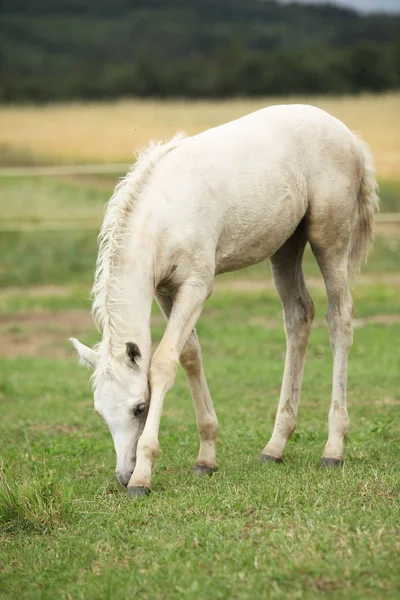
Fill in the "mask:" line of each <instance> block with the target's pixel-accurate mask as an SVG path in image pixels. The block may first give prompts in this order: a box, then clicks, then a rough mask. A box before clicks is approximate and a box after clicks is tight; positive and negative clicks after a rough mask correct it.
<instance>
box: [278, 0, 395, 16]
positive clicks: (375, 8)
mask: <svg viewBox="0 0 400 600" xmlns="http://www.w3.org/2000/svg"><path fill="white" fill-rule="evenodd" d="M293 1H295V2H299V3H303V4H328V0H280V2H285V3H288V2H293ZM329 3H330V4H338V5H340V6H345V7H347V8H354V9H356V10H358V11H360V12H369V13H371V12H391V13H399V14H400V0H329Z"/></svg>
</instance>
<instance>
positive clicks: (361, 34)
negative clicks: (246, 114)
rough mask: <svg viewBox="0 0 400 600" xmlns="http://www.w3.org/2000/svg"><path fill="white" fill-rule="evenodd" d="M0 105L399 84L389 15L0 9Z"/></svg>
mask: <svg viewBox="0 0 400 600" xmlns="http://www.w3.org/2000/svg"><path fill="white" fill-rule="evenodd" d="M0 45H1V50H2V67H1V78H0V100H3V101H15V100H18V101H21V100H34V101H50V100H59V99H72V98H91V99H94V98H96V99H97V98H115V97H119V96H121V95H124V96H126V95H134V96H142V97H149V96H153V97H196V98H199V97H228V96H257V95H263V96H264V95H271V94H274V95H276V94H279V95H282V94H289V93H340V94H342V93H358V92H362V91H383V90H388V89H394V88H399V87H400V17H396V16H393V15H392V16H386V15H371V16H365V15H363V16H361V15H359V14H357V13H356V12H354V11H350V10H346V9H342V8H337V7H334V6H313V5H296V4H291V5H281V4H279V3H277V2H275V0H269V1H264V2H259V1H256V0H113V1H111V0H98V1H97V2H96V3H94V2H91V1H90V0H58V1H57V2H54V1H52V0H36V1H35V2H31V1H29V0H5V1H4V2H3V7H2V18H1V31H0Z"/></svg>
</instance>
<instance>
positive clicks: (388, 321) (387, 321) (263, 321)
mask: <svg viewBox="0 0 400 600" xmlns="http://www.w3.org/2000/svg"><path fill="white" fill-rule="evenodd" d="M370 323H375V324H378V325H396V324H399V323H400V315H398V314H396V315H371V316H370V317H364V318H360V319H353V325H354V327H365V326H366V325H369V324H370ZM249 325H256V326H259V327H262V328H264V329H276V328H277V327H283V319H275V318H269V317H252V318H251V319H249ZM315 327H328V324H327V322H326V320H325V319H314V321H313V328H315Z"/></svg>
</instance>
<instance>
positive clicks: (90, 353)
mask: <svg viewBox="0 0 400 600" xmlns="http://www.w3.org/2000/svg"><path fill="white" fill-rule="evenodd" d="M69 341H70V342H71V343H72V345H73V346H74V348H75V349H76V351H77V352H78V354H79V358H80V361H79V362H80V363H81V364H85V365H88V366H89V367H91V368H92V369H95V368H96V366H97V363H98V360H99V355H98V354H97V352H95V351H94V350H92V349H91V348H88V346H85V344H81V342H80V341H79V340H77V339H76V338H69Z"/></svg>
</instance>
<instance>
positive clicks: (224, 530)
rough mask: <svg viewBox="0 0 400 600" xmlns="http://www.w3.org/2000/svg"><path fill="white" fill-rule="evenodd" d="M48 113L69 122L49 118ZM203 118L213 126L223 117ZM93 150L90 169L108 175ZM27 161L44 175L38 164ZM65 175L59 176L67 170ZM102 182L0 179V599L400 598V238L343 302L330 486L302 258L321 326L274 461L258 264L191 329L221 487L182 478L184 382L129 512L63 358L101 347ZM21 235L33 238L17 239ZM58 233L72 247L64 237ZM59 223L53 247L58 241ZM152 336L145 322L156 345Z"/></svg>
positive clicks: (186, 436) (193, 450)
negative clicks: (347, 339) (351, 319)
mask: <svg viewBox="0 0 400 600" xmlns="http://www.w3.org/2000/svg"><path fill="white" fill-rule="evenodd" d="M391 98H393V97H384V98H383V99H382V100H383V101H387V102H389V100H390V99H391ZM390 101H391V100H390ZM326 102H328V101H326ZM336 102H337V103H338V104H337V105H339V103H340V101H339V100H338V101H336ZM365 102H367V104H368V102H372V100H371V99H369V100H368V99H365ZM125 105H126V106H128V104H127V103H126V104H122V105H121V106H125ZM174 106H175V108H176V105H174ZM231 106H233V108H234V103H233V104H232V105H231ZM168 107H169V105H166V106H165V111H166V112H168ZM364 109H365V104H364ZM5 110H9V111H10V113H9V114H11V112H12V111H13V110H15V111H17V109H1V114H2V117H1V118H3V117H4V111H5ZM23 110H25V111H27V112H28V113H29V111H32V113H34V111H35V110H37V111H38V113H37V114H39V112H40V109H21V111H22V112H23ZM52 110H54V111H56V112H57V111H58V110H60V111H61V110H62V108H61V107H58V108H54V109H51V108H49V109H48V111H50V112H48V113H47V114H51V111H52ZM71 110H72V108H71ZM76 110H78V107H76ZM92 110H93V111H94V112H96V111H97V110H100V108H99V109H97V108H96V107H93V108H92ZM221 110H222V108H221ZM232 110H233V109H232ZM362 110H363V109H362V108H360V114H361V113H362ZM171 112H173V111H172V108H171ZM383 112H385V111H383ZM25 114H27V113H26V112H25ZM43 114H45V111H43ZM96 114H97V115H99V114H100V113H99V112H97V113H96ZM110 114H111V113H110ZM174 114H175V113H174ZM185 114H186V113H185V112H184V111H183V113H182V118H183V117H184V116H185ZM353 114H355V113H353ZM198 115H199V118H200V110H199V112H198ZM231 116H232V113H231V114H229V117H228V118H230V117H231ZM174 118H175V119H177V118H178V117H177V116H175V117H174ZM204 118H206V116H205V117H204ZM215 118H216V119H220V120H223V119H222V113H219V115H218V116H217V117H215ZM357 118H361V117H360V115H358V117H357ZM171 119H172V117H171ZM385 119H386V115H385V114H382V121H381V122H382V123H383V122H385ZM50 120H51V119H50ZM0 121H1V119H0ZM105 121H107V119H105ZM93 122H94V121H93ZM377 122H378V121H376V123H377ZM71 123H72V121H71V122H70V125H71ZM175 124H176V123H175V122H174V123H173V126H174V128H175ZM208 124H209V123H208ZM370 125H371V128H372V124H370ZM204 126H207V124H204ZM71 127H72V125H71ZM88 127H89V128H90V127H91V125H88ZM155 127H156V125H155ZM200 128H202V125H201V127H200V125H199V129H200ZM28 130H29V128H28ZM28 130H27V131H28ZM121 130H122V127H121V129H120V131H121ZM399 130H400V129H399V128H398V129H397V132H394V133H393V139H395V138H396V135H397V134H398V131H399ZM0 131H1V132H2V134H1V135H3V129H2V126H1V123H0ZM21 131H22V127H21ZM21 135H22V134H21ZM63 135H64V134H63ZM104 135H105V137H106V136H107V135H108V134H107V133H106V134H104ZM166 135H167V132H166ZM66 136H67V138H68V136H69V133H68V132H67V133H66ZM18 139H21V138H18V136H16V137H15V140H14V141H15V142H16V145H15V147H17V146H18V144H19V143H20V142H19V141H18ZM32 139H33V134H32ZM44 139H46V137H45V138H44ZM71 139H72V138H71ZM17 141H18V144H17ZM24 143H25V142H24ZM385 143H386V142H385ZM111 146H112V139H111ZM18 147H20V148H25V150H26V149H27V148H28V146H27V145H25V146H24V145H23V143H22V142H21V146H18ZM44 147H45V146H43V148H44ZM32 148H34V146H32ZM60 148H61V146H60ZM25 150H24V151H25ZM102 151H103V149H102V148H99V155H98V156H96V160H97V159H99V160H109V158H108V157H107V156H106V155H105V154H104V155H103V156H102V155H101V152H102ZM32 152H33V153H34V156H35V157H36V158H37V157H40V160H42V159H44V158H45V153H43V154H40V151H39V150H38V148H37V147H35V148H34V150H32ZM54 156H56V153H55V151H54ZM74 156H75V158H76V161H77V162H79V161H80V160H83V159H84V157H83V156H78V155H77V154H75V155H74ZM91 156H92V155H91ZM59 158H60V160H61V159H63V160H69V158H68V156H67V154H64V155H62V152H61V153H60V155H59ZM115 159H116V157H114V158H113V160H115ZM119 159H121V160H126V157H124V156H122V155H121V157H120V158H118V160H119ZM35 160H36V159H35ZM57 160H58V159H57ZM88 160H89V158H88ZM39 162H40V161H39ZM387 164H388V163H387ZM391 173H392V171H391V170H389V171H388V172H387V177H386V179H385V178H383V179H382V185H381V192H382V199H383V202H382V212H391V213H396V212H400V189H399V184H398V183H397V181H399V180H400V178H399V177H398V178H397V180H396V177H393V178H392V175H391ZM113 183H114V182H113V180H112V179H111V178H109V177H68V178H67V177H63V178H54V177H53V178H50V177H47V178H29V177H27V178H23V179H22V178H21V179H18V178H10V177H9V178H5V177H1V178H0V227H2V228H3V231H2V232H1V233H0V361H1V369H0V598H4V599H6V600H8V599H10V598H11V599H14V598H18V599H21V598H22V599H28V600H30V599H32V600H36V599H37V598H40V599H42V598H43V599H54V598H61V599H66V600H69V599H74V600H75V599H79V598H82V599H84V600H87V599H93V600H97V599H99V598H104V599H109V598H110V599H111V598H112V599H117V600H118V599H121V600H122V599H125V598H127V597H131V596H132V597H138V598H145V599H147V598H149V599H153V598H154V599H170V598H173V599H175V598H187V599H193V600H197V599H203V598H204V599H205V598H207V599H208V598H209V599H219V598H220V599H230V598H234V599H236V598H237V599H246V600H247V599H254V598H272V599H285V600H286V599H298V598H300V599H302V598H306V599H307V598H315V597H323V598H331V599H336V598H338V597H340V598H345V599H354V600H358V599H363V598H371V599H374V600H376V599H381V598H382V599H383V598H384V599H386V598H393V599H395V598H396V599H397V598H398V597H399V595H400V560H399V555H400V554H399V552H400V542H399V540H400V527H399V523H400V521H399V518H400V472H399V469H398V466H399V462H400V425H399V407H400V394H399V389H400V346H399V344H398V340H399V339H400V275H399V258H400V235H399V230H398V227H397V228H396V227H389V228H387V229H382V231H380V233H379V235H378V237H377V241H376V249H375V252H374V254H373V255H372V256H371V258H370V260H369V262H368V264H367V265H366V267H365V268H364V270H363V275H362V276H361V277H360V280H359V285H358V286H357V287H355V289H354V292H353V295H354V299H355V303H356V314H355V325H356V327H355V336H354V337H355V340H354V346H353V349H352V351H351V354H350V364H349V393H348V403H349V412H350V419H351V428H350V433H349V436H348V439H347V443H346V449H345V458H346V461H345V465H344V467H343V469H340V470H328V471H322V470H321V469H320V468H319V464H320V457H321V455H322V450H323V447H324V443H325V441H326V436H327V415H328V410H329V403H330V387H331V371H332V358H331V350H330V346H329V339H328V331H327V327H326V325H325V321H324V313H325V310H326V298H325V292H324V288H323V285H322V282H321V278H320V276H319V274H318V269H317V268H316V265H315V262H314V259H313V257H312V255H311V254H310V253H309V252H308V253H307V255H306V261H305V263H306V273H307V279H308V281H309V287H310V291H311V295H312V297H313V299H314V301H315V304H316V308H317V313H316V319H315V325H314V328H313V332H312V336H311V341H310V346H309V352H308V361H307V365H306V370H305V377H304V387H303V395H302V402H301V405H300V413H299V421H298V427H297V430H296V432H295V434H294V435H293V437H292V438H291V440H290V442H289V443H288V447H287V452H286V460H285V461H284V463H283V464H281V465H271V464H265V465H263V466H260V465H259V464H258V455H259V453H260V451H261V450H262V448H263V447H264V445H265V443H266V441H267V439H268V437H269V435H270V433H271V431H272V427H273V421H274V416H275V411H276V408H277V401H278V396H279V387H280V381H281V376H282V371H283V360H284V352H285V338H284V332H283V327H282V324H281V307H280V303H279V300H278V299H277V296H276V293H275V292H274V290H273V285H272V281H271V276H270V273H269V268H268V266H267V265H258V266H256V267H254V268H252V269H249V270H246V271H243V272H240V273H238V274H233V275H231V274H229V275H225V276H222V277H220V278H218V279H217V281H216V285H215V291H214V294H213V295H212V297H211V298H210V299H209V300H208V302H207V304H206V307H205V310H204V314H203V316H202V318H201V319H200V321H199V325H198V333H199V337H200V340H201V343H202V347H203V353H204V363H205V370H206V374H207V377H208V382H209V387H210V390H211V393H212V395H213V398H214V403H215V406H216V410H217V414H218V417H219V421H220V435H219V444H218V458H219V471H218V472H217V473H216V474H215V475H214V476H213V477H212V478H211V479H209V478H207V479H198V478H196V477H195V476H194V475H193V474H192V472H191V468H192V465H193V463H194V460H195V457H196V454H197V448H198V442H197V433H196V427H195V419H194V414H193V409H192V406H191V400H190V395H189V391H188V388H187V385H186V382H185V380H184V377H183V374H182V372H179V374H178V378H177V382H176V385H175V386H174V388H173V390H172V391H171V392H170V393H169V395H168V396H167V399H166V403H165V411H164V415H163V419H162V423H161V430H160V446H161V453H160V457H159V460H158V462H157V465H156V469H155V474H154V479H153V493H152V495H151V496H150V497H149V498H147V499H146V500H145V501H142V502H136V501H134V500H132V499H128V498H127V497H126V492H125V490H123V489H122V488H120V487H119V486H118V483H117V481H116V479H115V475H114V468H115V464H114V451H113V448H112V442H111V436H110V434H109V432H108V430H107V428H106V426H105V425H104V423H103V422H102V421H101V420H100V419H99V418H98V416H97V415H96V414H95V413H94V411H93V400H92V393H91V389H90V384H89V373H88V372H87V371H86V370H85V369H82V368H79V367H78V366H77V360H76V356H75V353H74V351H73V349H72V348H71V347H70V344H69V342H68V337H70V336H71V335H74V336H77V337H79V338H80V339H81V340H82V341H83V342H85V343H87V344H93V343H95V342H96V341H97V340H98V334H97V333H96V332H95V330H94V328H93V325H92V322H91V318H90V315H89V308H90V303H89V299H88V298H89V293H90V287H91V282H92V275H93V268H94V261H95V255H96V235H97V231H96V227H97V224H98V222H99V221H100V220H101V215H102V211H103V205H104V203H105V202H106V200H107V199H108V197H109V195H110V192H111V189H112V186H113ZM22 218H23V219H24V220H25V221H26V220H28V221H30V222H31V224H32V226H35V227H37V228H38V230H33V231H16V229H20V227H19V225H20V224H21V220H22ZM71 218H73V219H75V220H76V221H80V222H81V223H82V227H83V230H82V231H78V230H76V229H74V228H73V227H72V225H71V228H69V229H65V227H64V225H65V223H66V222H69V220H70V219H71ZM60 222H64V225H62V227H63V228H64V230H60V231H55V230H54V229H55V227H56V226H58V225H57V224H59V223H60ZM7 224H9V225H10V224H11V226H10V231H4V229H5V228H7V227H6V226H7ZM13 224H14V225H13ZM83 224H85V225H83ZM75 227H76V225H75ZM163 328H164V325H163V319H162V317H161V315H160V314H159V312H158V310H157V309H156V308H155V309H154V315H153V340H154V343H155V344H156V343H157V341H158V340H159V339H160V338H161V335H162V332H163Z"/></svg>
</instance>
